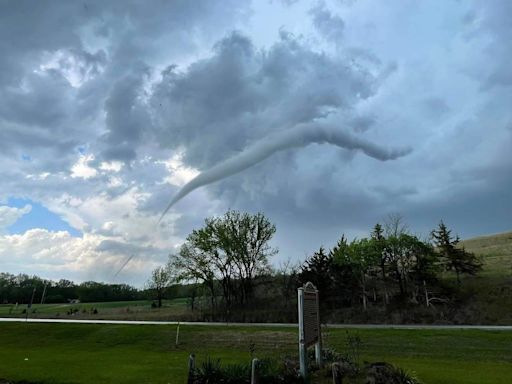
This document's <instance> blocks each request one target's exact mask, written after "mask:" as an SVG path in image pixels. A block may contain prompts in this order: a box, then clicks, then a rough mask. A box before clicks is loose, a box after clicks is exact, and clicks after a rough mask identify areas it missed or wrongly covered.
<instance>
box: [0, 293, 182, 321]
mask: <svg viewBox="0 0 512 384" xmlns="http://www.w3.org/2000/svg"><path fill="white" fill-rule="evenodd" d="M186 302H187V299H184V298H179V299H174V300H164V301H163V306H162V308H151V301H149V300H140V301H114V302H106V303H80V304H34V305H33V306H32V308H31V309H30V310H29V316H30V317H31V318H36V317H46V318H65V319H113V320H175V319H176V318H179V317H180V316H183V315H184V314H185V313H186V311H187V305H186ZM26 309H27V305H26V304H20V305H18V306H17V307H16V305H14V304H0V317H25V316H26V314H25V313H23V312H24V310H26ZM94 309H96V311H97V313H96V314H94V313H93V310H94ZM75 310H78V311H75ZM71 311H73V314H71Z"/></svg>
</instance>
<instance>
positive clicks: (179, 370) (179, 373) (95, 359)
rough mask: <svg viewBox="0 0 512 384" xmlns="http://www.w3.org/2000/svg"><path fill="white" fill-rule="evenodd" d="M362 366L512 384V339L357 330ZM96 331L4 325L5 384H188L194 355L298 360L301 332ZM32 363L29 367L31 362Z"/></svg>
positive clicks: (330, 337)
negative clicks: (17, 383)
mask: <svg viewBox="0 0 512 384" xmlns="http://www.w3.org/2000/svg"><path fill="white" fill-rule="evenodd" d="M346 332H347V331H345V330H343V329H329V330H327V331H326V334H325V342H326V344H327V345H328V346H330V347H333V348H335V349H336V350H337V351H339V352H346V350H347V333H346ZM349 332H350V334H351V335H356V334H357V335H358V336H359V337H360V338H361V340H362V346H361V361H388V362H392V363H396V364H398V365H400V366H401V367H403V368H406V369H408V370H411V371H414V372H415V373H416V374H417V376H418V377H419V378H420V379H421V380H422V381H423V382H424V383H432V384H435V383H439V384H441V383H446V384H448V383H450V384H457V383H465V384H472V383H474V384H477V383H478V384H485V383H489V384H490V383H493V384H500V383H503V384H505V383H507V384H508V383H510V378H511V377H512V332H491V331H475V330H448V331H447V330H439V331H431V330H391V329H390V330H369V329H360V330H350V331H349ZM175 336H176V326H150V325H92V324H91V325H89V324H37V323H16V324H15V323H3V324H0V378H6V379H10V380H29V381H31V382H38V383H184V382H185V376H186V366H187V359H188V355H189V353H191V352H195V353H196V355H197V356H198V360H199V361H201V360H203V359H204V358H205V357H206V356H207V355H210V356H212V357H215V358H217V357H218V358H221V359H222V361H223V362H249V361H250V359H251V353H250V346H251V345H253V346H254V349H255V356H257V357H259V358H264V357H280V356H285V355H295V354H296V351H297V344H296V343H297V335H296V329H295V328H270V327H268V328H248V327H222V326H216V327H205V326H183V325H182V326H181V329H180V345H179V346H178V347H176V346H175ZM27 359H28V360H27Z"/></svg>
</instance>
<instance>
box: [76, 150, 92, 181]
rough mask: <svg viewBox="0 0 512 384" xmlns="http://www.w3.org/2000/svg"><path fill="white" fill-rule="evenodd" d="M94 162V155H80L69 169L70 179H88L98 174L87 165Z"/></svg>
mask: <svg viewBox="0 0 512 384" xmlns="http://www.w3.org/2000/svg"><path fill="white" fill-rule="evenodd" d="M93 160H94V155H80V158H79V159H78V161H77V162H76V163H75V164H73V166H72V167H71V177H73V178H76V177H79V178H82V179H86V180H87V179H90V178H91V177H95V176H96V175H97V174H98V171H97V170H96V169H95V168H93V167H91V166H89V163H90V162H91V161H93Z"/></svg>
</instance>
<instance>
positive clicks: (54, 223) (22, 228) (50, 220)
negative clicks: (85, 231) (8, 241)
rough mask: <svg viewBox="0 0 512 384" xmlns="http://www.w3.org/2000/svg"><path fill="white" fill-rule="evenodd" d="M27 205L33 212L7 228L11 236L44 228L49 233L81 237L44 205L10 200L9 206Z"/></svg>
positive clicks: (19, 206) (14, 199)
mask: <svg viewBox="0 0 512 384" xmlns="http://www.w3.org/2000/svg"><path fill="white" fill-rule="evenodd" d="M27 204H29V205H31V206H32V210H31V211H30V212H29V213H27V214H26V215H23V216H22V217H20V218H19V219H18V221H16V222H15V223H14V224H13V225H11V226H9V227H7V232H8V233H9V234H11V235H12V234H19V233H24V232H26V231H27V230H29V229H33V228H44V229H47V230H49V231H68V232H69V233H70V234H71V236H74V237H81V236H82V234H81V232H80V231H78V230H76V229H75V228H73V227H71V226H70V225H69V224H68V223H66V222H65V221H64V220H62V218H61V217H60V216H59V215H56V214H55V213H53V212H51V211H49V210H48V209H47V208H45V207H44V206H43V205H41V204H39V203H36V202H34V201H32V200H30V199H19V198H9V200H8V201H7V205H8V206H10V207H16V208H23V207H24V206H26V205H27Z"/></svg>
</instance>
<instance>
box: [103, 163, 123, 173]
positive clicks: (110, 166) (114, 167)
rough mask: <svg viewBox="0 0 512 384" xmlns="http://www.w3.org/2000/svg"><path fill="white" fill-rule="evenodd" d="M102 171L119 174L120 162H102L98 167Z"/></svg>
mask: <svg viewBox="0 0 512 384" xmlns="http://www.w3.org/2000/svg"><path fill="white" fill-rule="evenodd" d="M99 168H100V169H101V170H102V171H107V172H116V173H117V172H119V171H120V170H121V169H122V168H123V163H122V162H120V161H110V162H108V161H102V162H101V163H100V167H99Z"/></svg>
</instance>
